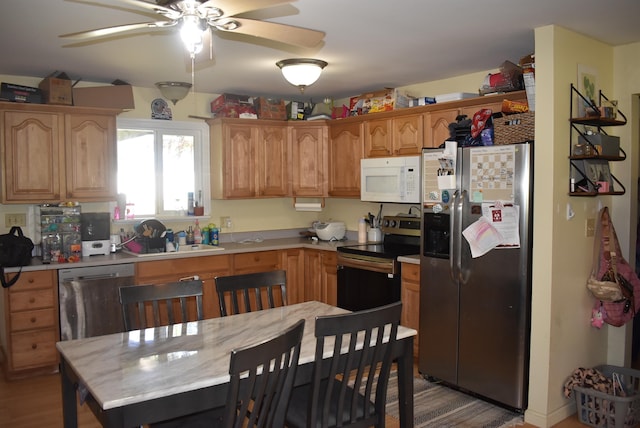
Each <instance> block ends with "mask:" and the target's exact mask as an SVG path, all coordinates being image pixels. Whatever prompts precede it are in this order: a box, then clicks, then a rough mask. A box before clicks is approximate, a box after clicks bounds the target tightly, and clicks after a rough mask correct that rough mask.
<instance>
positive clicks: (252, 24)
mask: <svg viewBox="0 0 640 428" xmlns="http://www.w3.org/2000/svg"><path fill="white" fill-rule="evenodd" d="M232 19H233V21H236V22H237V23H238V24H240V26H239V27H238V28H236V29H234V30H226V29H225V28H224V27H223V26H220V27H216V28H217V29H218V30H222V31H229V32H231V33H240V34H247V35H249V36H254V37H261V38H263V39H269V40H275V41H276V42H281V43H286V44H288V45H294V46H301V47H306V48H312V47H315V46H316V45H317V44H318V43H320V42H321V41H322V39H323V38H324V35H325V34H324V32H323V31H316V30H310V29H308V28H302V27H294V26H292V25H286V24H278V23H275V22H266V21H257V20H254V19H246V18H236V17H233V18H232ZM220 21H221V23H224V21H225V18H223V19H221V20H220Z"/></svg>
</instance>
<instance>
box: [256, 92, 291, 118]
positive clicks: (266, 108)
mask: <svg viewBox="0 0 640 428" xmlns="http://www.w3.org/2000/svg"><path fill="white" fill-rule="evenodd" d="M253 106H254V108H255V109H256V113H257V114H258V119H271V120H287V107H286V106H285V104H284V100H281V99H274V98H265V97H256V98H254V99H253Z"/></svg>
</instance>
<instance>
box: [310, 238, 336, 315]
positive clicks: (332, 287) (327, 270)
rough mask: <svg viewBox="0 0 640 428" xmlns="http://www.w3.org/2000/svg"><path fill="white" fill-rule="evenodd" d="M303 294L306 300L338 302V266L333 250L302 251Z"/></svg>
mask: <svg viewBox="0 0 640 428" xmlns="http://www.w3.org/2000/svg"><path fill="white" fill-rule="evenodd" d="M304 272H305V273H304V285H305V290H304V295H305V300H306V301H311V300H317V301H319V302H324V303H327V304H329V305H334V306H336V305H337V304H338V266H337V254H336V253H335V251H325V250H309V249H305V251H304Z"/></svg>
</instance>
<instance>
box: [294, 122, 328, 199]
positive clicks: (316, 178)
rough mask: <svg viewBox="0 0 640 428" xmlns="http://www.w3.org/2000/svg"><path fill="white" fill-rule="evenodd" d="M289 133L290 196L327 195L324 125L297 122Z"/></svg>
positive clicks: (325, 135)
mask: <svg viewBox="0 0 640 428" xmlns="http://www.w3.org/2000/svg"><path fill="white" fill-rule="evenodd" d="M290 132H291V138H290V148H289V152H290V158H289V165H290V170H291V178H292V181H293V182H292V186H291V196H293V197H324V196H327V168H328V154H327V138H328V137H327V125H326V124H324V123H322V124H313V125H312V124H306V123H301V124H297V123H296V124H292V125H291V127H290Z"/></svg>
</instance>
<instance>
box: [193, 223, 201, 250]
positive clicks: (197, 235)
mask: <svg viewBox="0 0 640 428" xmlns="http://www.w3.org/2000/svg"><path fill="white" fill-rule="evenodd" d="M193 243H194V244H202V231H201V230H200V222H199V221H198V219H196V227H195V228H194V229H193Z"/></svg>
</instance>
